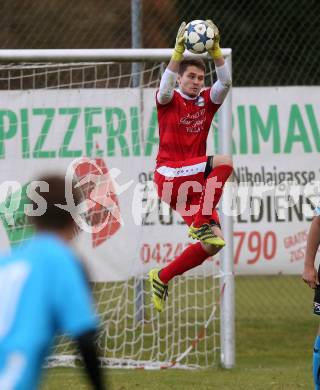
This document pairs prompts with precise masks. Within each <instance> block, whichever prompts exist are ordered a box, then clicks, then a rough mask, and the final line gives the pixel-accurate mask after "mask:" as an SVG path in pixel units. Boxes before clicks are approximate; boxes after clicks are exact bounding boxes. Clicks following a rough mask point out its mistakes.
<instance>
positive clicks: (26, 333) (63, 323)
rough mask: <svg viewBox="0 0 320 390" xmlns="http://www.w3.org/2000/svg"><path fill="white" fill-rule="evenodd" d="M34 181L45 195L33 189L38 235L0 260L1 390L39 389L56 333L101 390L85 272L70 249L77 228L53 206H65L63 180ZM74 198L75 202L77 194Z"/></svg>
mask: <svg viewBox="0 0 320 390" xmlns="http://www.w3.org/2000/svg"><path fill="white" fill-rule="evenodd" d="M39 180H41V181H44V182H46V183H48V185H49V191H48V192H41V191H40V188H37V192H38V196H41V197H42V198H44V199H45V201H46V203H47V207H46V211H45V212H44V214H43V215H41V216H38V217H32V220H31V222H32V223H33V224H34V226H35V229H36V231H37V233H36V234H35V236H34V237H33V238H32V239H31V240H30V241H28V242H27V243H25V244H24V245H22V246H20V247H19V248H17V249H14V250H13V251H12V253H11V254H8V255H6V256H3V257H0V389H1V390H32V389H36V388H38V385H39V380H40V376H41V367H42V364H43V363H44V360H45V358H46V356H47V355H48V353H49V352H50V347H51V346H52V342H53V340H54V337H55V336H56V335H57V334H61V333H67V334H68V335H69V336H70V337H72V338H73V339H74V340H76V342H77V344H78V347H79V350H80V353H81V355H82V357H83V361H84V365H85V369H86V371H87V374H88V376H89V379H90V382H91V384H92V386H93V388H94V389H97V390H100V389H104V388H105V386H104V385H103V380H102V373H101V370H100V368H99V361H98V357H97V351H96V346H95V337H96V332H97V327H98V321H97V317H96V314H95V310H94V306H93V301H92V297H91V293H90V290H89V285H88V282H87V280H86V277H85V274H84V271H83V269H82V266H81V264H80V262H79V260H78V259H77V256H76V255H75V253H74V252H73V251H72V250H71V248H70V243H71V240H72V238H73V237H74V234H75V231H76V224H75V222H74V220H73V218H72V216H71V214H70V213H69V212H67V211H65V210H63V209H61V208H58V207H56V206H55V204H65V179H64V178H63V177H60V176H48V177H43V178H41V179H39ZM74 199H75V201H76V202H79V201H80V198H79V195H78V194H75V195H74ZM39 204H40V203H39ZM33 205H34V208H37V207H36V206H35V203H33Z"/></svg>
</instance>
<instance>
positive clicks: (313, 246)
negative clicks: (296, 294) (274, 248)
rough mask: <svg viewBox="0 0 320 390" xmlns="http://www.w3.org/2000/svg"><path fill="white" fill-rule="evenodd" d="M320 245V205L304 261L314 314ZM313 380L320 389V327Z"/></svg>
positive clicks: (319, 306)
mask: <svg viewBox="0 0 320 390" xmlns="http://www.w3.org/2000/svg"><path fill="white" fill-rule="evenodd" d="M319 246H320V207H318V208H316V216H315V217H314V219H313V221H312V223H311V227H310V230H309V234H308V239H307V249H306V256H305V261H304V270H303V275H302V278H303V280H304V281H305V282H306V283H307V284H308V285H309V287H311V288H313V289H314V292H315V293H314V309H313V311H314V314H317V315H320V285H319V274H320V268H319V270H318V272H317V270H316V268H315V259H316V254H317V251H318V249H319ZM313 380H314V384H315V389H316V390H320V327H319V330H318V334H317V336H316V339H315V342H314V349H313Z"/></svg>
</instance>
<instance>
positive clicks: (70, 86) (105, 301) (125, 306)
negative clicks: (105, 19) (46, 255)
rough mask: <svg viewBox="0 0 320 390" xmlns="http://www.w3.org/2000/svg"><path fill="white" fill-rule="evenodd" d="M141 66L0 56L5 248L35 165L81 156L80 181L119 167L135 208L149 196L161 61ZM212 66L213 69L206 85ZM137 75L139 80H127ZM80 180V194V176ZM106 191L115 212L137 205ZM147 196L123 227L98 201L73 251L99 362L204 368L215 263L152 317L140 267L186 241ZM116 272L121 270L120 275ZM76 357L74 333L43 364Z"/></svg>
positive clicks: (215, 310)
mask: <svg viewBox="0 0 320 390" xmlns="http://www.w3.org/2000/svg"><path fill="white" fill-rule="evenodd" d="M140 69H141V70H140V72H139V73H138V74H136V75H135V74H132V72H131V64H130V63H121V64H120V63H96V64H93V63H81V64H78V63H76V64H75V63H74V64H18V65H17V64H11V65H3V66H1V68H0V100H1V107H4V108H2V109H0V133H1V134H0V135H1V144H0V154H1V158H2V159H4V160H5V162H6V164H2V165H1V168H0V174H1V180H2V182H3V181H5V180H16V181H17V182H18V183H20V184H21V186H20V188H19V186H18V187H17V188H11V190H10V191H9V192H8V193H7V196H6V197H5V198H2V199H1V214H0V217H1V221H2V229H3V233H4V234H3V237H6V238H3V239H1V242H0V243H1V246H2V247H5V246H9V245H15V244H19V243H21V242H23V241H24V240H26V239H28V238H29V237H30V236H31V235H32V234H33V231H32V227H31V226H30V225H29V224H28V220H27V218H26V216H25V214H24V207H23V206H24V204H27V203H28V196H27V188H28V184H29V182H30V180H31V179H32V178H33V177H35V176H37V175H38V174H39V173H42V172H43V171H55V170H56V169H57V170H59V171H61V172H66V169H67V167H70V164H71V165H72V164H73V160H74V158H77V159H79V158H80V159H81V158H84V160H83V161H82V162H81V163H80V168H79V166H78V168H79V171H76V176H77V178H78V180H79V179H82V178H83V177H84V176H86V177H88V176H90V174H91V175H93V176H94V175H96V174H97V171H99V170H101V172H102V185H104V184H106V182H108V183H109V182H113V178H110V171H111V170H112V169H118V170H120V171H121V172H122V173H123V175H124V179H123V180H122V181H121V185H122V184H123V182H126V181H130V180H133V182H134V185H136V186H135V188H138V189H139V188H140V190H139V191H138V192H140V193H143V196H142V197H140V198H139V197H138V198H139V199H138V201H137V200H135V202H138V203H139V202H140V206H141V203H145V202H146V201H147V198H150V197H154V192H152V191H150V187H149V186H150V182H152V180H151V179H152V171H153V167H154V159H155V154H156V150H157V147H156V146H157V145H156V144H157V136H156V134H157V131H156V116H155V114H154V98H153V97H154V92H155V88H157V87H158V85H159V81H160V76H161V73H162V71H163V69H164V64H159V63H157V64H155V63H148V62H145V63H143V64H141V65H140ZM212 73H213V72H212V69H211V67H210V68H209V71H208V73H207V76H206V81H207V83H208V84H209V85H210V84H211V83H212V77H213V76H212ZM137 83H138V84H139V86H140V88H132V85H134V84H135V85H137ZM49 90H50V91H49ZM99 91H100V92H99ZM129 130H130V131H129ZM85 158H87V159H85ZM88 159H89V160H88ZM92 161H93V163H92ZM81 164H82V165H81ZM99 172H100V171H99ZM99 172H98V173H99ZM101 172H100V173H101ZM93 176H92V177H93ZM141 177H143V178H144V179H143V180H142V179H141ZM100 179H101V178H100ZM103 180H105V182H103ZM100 184H101V180H100ZM113 184H114V183H113ZM91 185H92V183H91ZM139 185H140V187H137V186H139ZM108 188H109V187H108ZM82 190H83V193H84V194H85V195H86V197H87V199H88V196H89V195H90V194H89V192H90V191H88V186H87V187H86V185H84V186H82ZM112 190H113V191H114V194H115V197H114V198H112V199H113V200H114V201H115V202H116V204H117V205H120V206H119V207H120V210H121V214H122V216H124V217H126V216H127V215H129V214H130V212H131V211H132V210H136V209H137V207H138V206H139V204H138V206H137V204H136V205H135V206H134V207H131V206H130V207H129V204H130V203H131V204H132V202H133V201H132V198H133V194H132V193H130V194H127V195H124V197H123V198H122V197H121V196H122V195H119V194H118V193H117V189H115V188H112ZM20 195H22V198H20ZM117 196H118V199H117ZM154 204H156V207H154ZM13 206H14V207H13ZM149 206H150V207H151V206H152V207H151V208H152V210H147V211H146V210H144V212H143V218H142V219H141V221H140V223H131V225H130V223H128V222H127V221H126V220H125V221H124V222H125V225H124V226H121V224H119V223H118V222H119V221H117V220H116V219H114V215H113V214H112V210H110V208H108V207H106V208H105V207H103V206H101V204H97V205H96V206H95V207H92V208H90V209H89V210H87V212H86V216H85V219H86V222H87V223H88V225H90V226H96V225H97V224H99V223H100V222H101V221H102V220H103V219H105V218H107V219H108V218H109V219H110V221H109V223H107V224H106V226H105V228H104V229H103V230H102V233H101V231H100V232H96V233H92V232H91V233H90V234H88V233H87V234H85V233H83V234H82V236H81V240H80V249H79V250H80V252H81V253H82V254H83V256H84V258H85V259H86V266H87V268H88V269H89V272H90V274H91V275H93V276H92V279H93V280H95V282H93V289H94V294H95V297H96V302H97V307H98V311H99V313H100V317H101V332H100V336H99V339H98V344H99V348H100V353H101V358H102V362H103V363H104V364H106V365H109V366H113V367H142V366H143V367H145V366H146V368H150V369H152V368H167V367H171V366H175V367H207V366H212V365H214V364H216V363H218V361H219V358H218V357H219V353H220V347H219V337H220V334H219V318H220V314H219V305H218V301H219V296H220V287H219V285H220V283H219V278H217V277H216V276H214V273H213V270H214V269H215V270H217V269H218V266H217V262H216V260H214V261H213V260H210V261H207V262H206V264H205V265H203V266H201V267H199V268H198V269H197V272H196V273H192V272H190V273H188V274H187V275H186V276H183V277H179V278H176V279H175V280H174V281H172V283H171V284H170V289H169V300H168V305H167V308H166V310H165V311H164V313H162V314H161V315H159V314H158V313H157V312H155V311H154V310H153V308H152V306H151V303H150V299H149V298H150V291H149V286H148V283H147V282H146V281H145V276H146V271H147V270H148V269H150V268H153V267H154V266H159V267H161V266H163V265H165V264H166V263H168V262H170V261H172V259H173V258H174V257H175V256H176V255H178V254H179V253H181V252H182V250H183V249H184V248H185V247H186V246H187V245H188V244H189V243H190V242H188V239H187V233H186V231H187V230H186V227H185V226H183V225H182V223H181V221H180V219H179V218H178V217H177V216H176V215H175V214H172V213H169V214H168V215H165V216H162V215H160V214H159V210H161V207H160V204H159V205H158V201H157V200H156V197H155V200H154V201H153V202H151V203H150V205H149ZM138 209H139V207H138ZM129 210H131V211H130V212H129ZM9 216H11V217H12V218H13V219H11V218H9ZM119 232H120V233H119ZM176 232H178V233H179V234H180V236H181V237H182V238H180V236H179V237H176ZM118 233H119V234H118ZM179 234H178V235H179ZM118 237H120V238H118ZM168 237H169V238H168ZM172 237H173V238H172ZM126 247H128V248H126ZM104 248H105V250H103V249H104ZM126 250H127V252H126ZM124 257H125V259H124ZM88 258H89V259H88ZM110 259H112V261H110ZM119 264H120V265H119ZM123 268H126V272H124V270H123ZM122 274H124V275H126V274H127V275H128V277H127V278H126V280H123V278H122V277H121V275H122ZM110 275H111V276H110ZM119 275H120V276H119ZM109 277H110V278H109ZM106 280H107V281H106ZM74 355H75V351H74V349H73V345H72V343H70V341H69V340H68V339H66V338H62V339H61V341H60V343H59V345H58V347H57V349H56V351H55V356H54V358H52V359H51V360H50V362H51V363H57V362H58V363H59V364H66V362H69V360H70V356H71V359H73V357H74Z"/></svg>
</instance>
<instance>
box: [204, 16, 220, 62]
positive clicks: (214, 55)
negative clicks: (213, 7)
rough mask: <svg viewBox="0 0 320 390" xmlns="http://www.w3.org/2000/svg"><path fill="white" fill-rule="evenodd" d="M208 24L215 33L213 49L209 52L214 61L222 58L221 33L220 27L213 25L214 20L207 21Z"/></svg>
mask: <svg viewBox="0 0 320 390" xmlns="http://www.w3.org/2000/svg"><path fill="white" fill-rule="evenodd" d="M206 22H207V23H208V26H209V27H211V28H212V29H213V31H214V38H213V47H212V49H209V50H208V53H209V55H210V57H212V58H213V59H214V60H217V59H219V58H221V57H222V51H221V49H220V44H219V43H220V33H219V29H218V27H217V26H216V25H215V24H214V23H213V21H212V20H210V19H208V20H206Z"/></svg>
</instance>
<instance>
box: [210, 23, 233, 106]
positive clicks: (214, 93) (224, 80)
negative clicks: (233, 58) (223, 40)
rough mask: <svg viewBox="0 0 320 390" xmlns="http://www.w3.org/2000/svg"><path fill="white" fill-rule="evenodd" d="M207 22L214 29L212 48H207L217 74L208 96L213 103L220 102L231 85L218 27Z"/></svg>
mask: <svg viewBox="0 0 320 390" xmlns="http://www.w3.org/2000/svg"><path fill="white" fill-rule="evenodd" d="M207 23H208V24H209V25H210V26H211V27H212V29H213V30H214V44H213V48H212V49H211V50H208V54H209V55H210V57H211V58H212V59H213V61H214V65H215V68H216V74H217V81H216V82H215V83H214V84H213V86H212V87H211V90H210V98H211V101H212V102H213V103H215V104H222V103H223V101H224V99H225V97H226V96H227V93H228V91H229V89H230V87H231V76H230V72H229V69H228V65H227V64H226V63H225V61H224V58H223V55H222V51H221V49H220V33H219V30H218V27H217V26H216V25H215V24H214V23H213V22H212V20H207Z"/></svg>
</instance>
